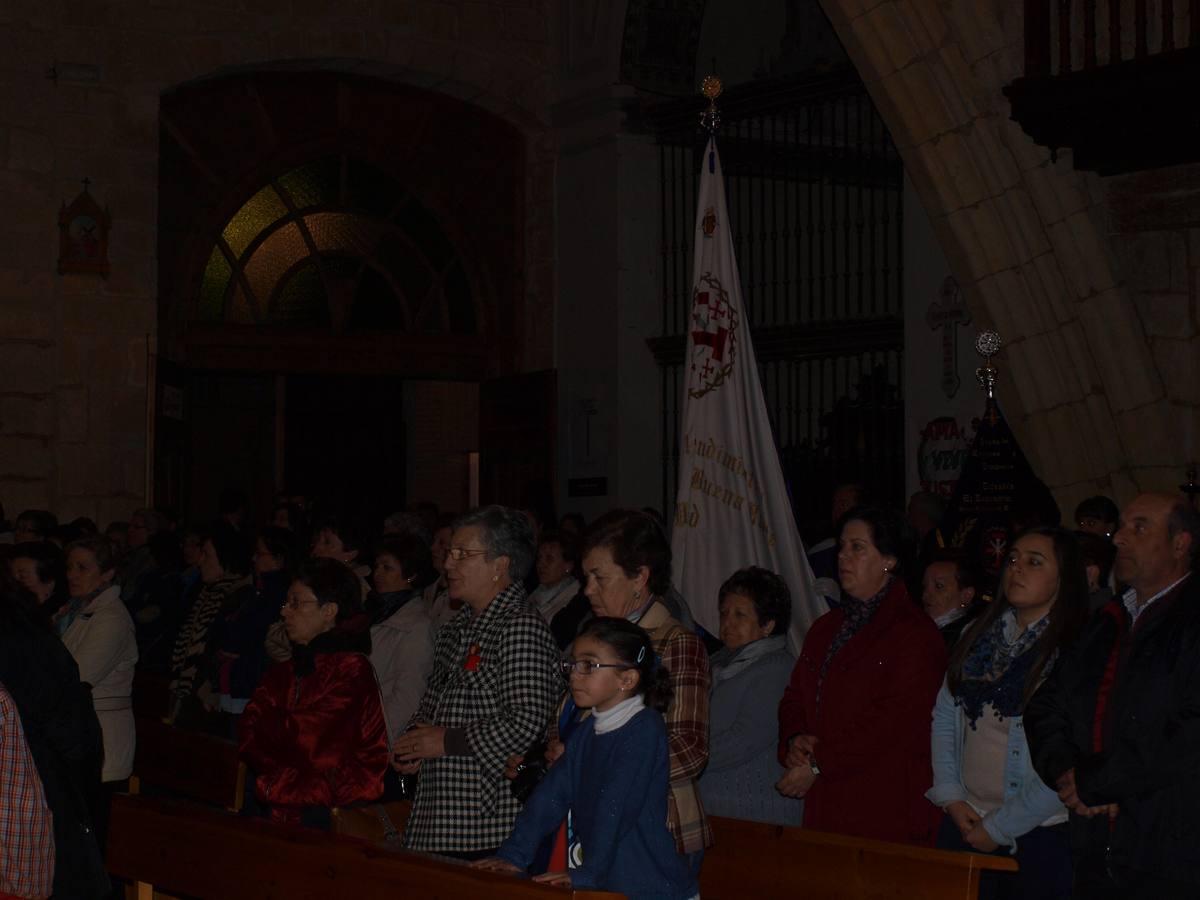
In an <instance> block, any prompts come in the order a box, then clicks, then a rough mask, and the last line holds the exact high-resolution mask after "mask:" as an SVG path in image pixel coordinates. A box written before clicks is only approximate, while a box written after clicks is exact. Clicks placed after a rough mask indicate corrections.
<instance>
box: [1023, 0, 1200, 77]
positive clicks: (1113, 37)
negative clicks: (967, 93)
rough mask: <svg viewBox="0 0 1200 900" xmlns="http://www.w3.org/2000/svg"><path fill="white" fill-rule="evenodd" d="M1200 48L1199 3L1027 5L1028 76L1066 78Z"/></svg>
mask: <svg viewBox="0 0 1200 900" xmlns="http://www.w3.org/2000/svg"><path fill="white" fill-rule="evenodd" d="M1196 46H1200V0H1025V75H1026V77H1033V78H1037V77H1043V76H1047V75H1066V74H1068V73H1071V72H1078V71H1084V70H1088V69H1095V68H1098V67H1101V66H1108V65H1113V64H1115V63H1120V62H1126V61H1129V60H1134V59H1145V58H1146V57H1148V56H1152V55H1155V54H1158V53H1169V52H1171V51H1172V50H1178V49H1181V48H1183V47H1196Z"/></svg>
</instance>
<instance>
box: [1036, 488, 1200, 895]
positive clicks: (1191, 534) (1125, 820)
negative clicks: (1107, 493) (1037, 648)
mask: <svg viewBox="0 0 1200 900" xmlns="http://www.w3.org/2000/svg"><path fill="white" fill-rule="evenodd" d="M1114 543H1115V544H1116V548H1117V559H1116V577H1117V581H1118V583H1119V584H1122V585H1124V586H1126V588H1127V589H1126V590H1125V591H1124V593H1123V594H1118V596H1117V597H1116V598H1114V599H1113V600H1112V601H1110V602H1109V603H1108V604H1107V605H1106V606H1104V607H1103V608H1102V609H1101V610H1099V611H1098V612H1097V613H1096V614H1095V615H1094V616H1093V617H1092V619H1091V621H1090V622H1089V623H1088V625H1087V627H1086V628H1085V629H1084V632H1083V633H1082V634H1081V635H1080V637H1079V639H1078V640H1077V641H1076V642H1075V644H1074V646H1072V647H1071V648H1070V649H1068V650H1066V651H1065V652H1064V654H1063V656H1062V657H1061V658H1060V659H1059V662H1058V665H1057V666H1056V667H1055V669H1054V672H1053V674H1052V675H1051V676H1050V678H1049V679H1048V680H1047V681H1046V683H1045V684H1044V685H1042V687H1041V689H1040V690H1039V691H1038V692H1037V694H1036V695H1035V696H1034V698H1033V700H1032V701H1031V702H1030V704H1029V708H1028V709H1027V710H1026V712H1025V719H1024V722H1025V733H1026V736H1027V738H1028V739H1029V745H1030V750H1031V751H1032V755H1033V764H1034V767H1035V768H1036V769H1037V772H1038V774H1039V775H1040V776H1041V777H1042V780H1043V781H1045V782H1046V783H1047V784H1049V785H1053V786H1056V787H1057V788H1058V794H1059V797H1060V798H1061V799H1062V801H1063V803H1065V804H1066V806H1067V808H1068V809H1070V811H1071V839H1072V849H1073V852H1074V861H1075V882H1076V889H1075V894H1074V896H1075V897H1076V898H1118V897H1119V898H1122V900H1133V898H1143V897H1144V898H1151V897H1153V898H1155V900H1169V898H1184V897H1186V898H1195V897H1200V578H1197V577H1195V576H1193V575H1192V574H1191V570H1192V565H1193V562H1194V561H1195V558H1196V555H1197V551H1200V517H1198V516H1197V514H1196V512H1195V511H1194V510H1192V508H1191V507H1190V506H1189V505H1188V504H1187V503H1186V502H1185V501H1183V500H1181V499H1180V498H1178V497H1176V496H1171V495H1162V494H1143V495H1141V496H1139V497H1138V498H1137V499H1135V500H1134V501H1133V502H1132V503H1130V504H1129V505H1128V506H1127V507H1126V508H1125V510H1124V512H1123V514H1122V517H1121V526H1120V529H1119V530H1118V532H1117V534H1116V536H1115V537H1114Z"/></svg>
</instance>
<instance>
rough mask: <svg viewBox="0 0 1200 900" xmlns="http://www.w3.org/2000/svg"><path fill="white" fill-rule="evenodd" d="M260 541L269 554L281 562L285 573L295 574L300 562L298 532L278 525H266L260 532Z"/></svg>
mask: <svg viewBox="0 0 1200 900" xmlns="http://www.w3.org/2000/svg"><path fill="white" fill-rule="evenodd" d="M258 539H259V540H260V541H262V544H263V546H264V547H266V548H267V552H268V553H270V554H271V555H272V556H273V557H275V558H276V559H277V560H279V563H280V565H281V566H282V567H283V571H285V572H289V573H290V572H295V571H296V566H297V565H298V564H299V562H300V543H299V541H298V540H297V539H296V532H294V531H292V530H291V529H289V528H281V527H280V526H278V525H264V526H263V527H262V528H260V529H259V530H258Z"/></svg>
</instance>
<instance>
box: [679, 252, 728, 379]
mask: <svg viewBox="0 0 1200 900" xmlns="http://www.w3.org/2000/svg"><path fill="white" fill-rule="evenodd" d="M737 329H738V311H737V309H735V308H734V306H733V304H732V303H730V302H729V292H728V291H726V290H725V288H724V287H722V286H721V280H720V279H719V278H717V277H716V276H715V275H713V274H712V273H711V272H705V273H704V274H703V275H701V276H700V281H699V283H698V284H697V285H696V289H695V290H694V291H693V292H692V361H691V384H690V386H689V387H688V394H689V395H690V396H691V397H693V398H694V399H699V398H700V397H703V396H704V395H705V394H708V393H709V392H710V391H715V390H716V389H717V388H719V387H720V386H721V385H722V384H724V383H725V380H726V379H727V378H729V376H730V375H731V374H732V373H733V361H734V358H735V357H736V356H737Z"/></svg>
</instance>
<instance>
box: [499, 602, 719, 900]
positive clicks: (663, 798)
mask: <svg viewBox="0 0 1200 900" xmlns="http://www.w3.org/2000/svg"><path fill="white" fill-rule="evenodd" d="M563 671H564V672H565V673H567V676H568V680H569V681H570V685H571V695H572V697H573V698H574V700H575V703H576V704H577V705H578V706H580V707H581V708H590V709H591V710H592V715H591V716H590V717H589V718H588V719H586V720H585V721H584V722H583V723H582V724H581V725H580V726H579V727H578V728H577V729H576V731H575V732H574V733H573V734H572V736H571V740H570V741H569V742H568V743H567V749H566V754H565V755H564V756H563V758H562V759H561V760H559V762H558V763H557V764H556V765H554V766H553V767H551V769H550V771H549V772H548V773H547V775H546V777H545V778H544V779H543V780H542V782H541V783H540V784H539V785H538V786H537V788H536V789H535V790H534V792H533V795H532V796H531V797H530V798H529V802H528V804H526V806H525V809H524V810H523V811H522V812H521V814H520V816H518V818H517V822H516V825H515V826H514V827H513V831H512V834H511V835H509V837H508V840H506V841H505V842H504V843H503V844H502V845H501V847H500V849H499V851H498V852H497V854H496V856H495V857H493V858H491V859H485V860H482V861H480V862H479V863H477V864H476V865H477V866H478V867H479V868H484V869H490V870H492V871H497V872H513V873H516V872H523V871H525V870H526V869H527V868H528V866H529V865H530V864H531V862H532V861H533V858H534V855H535V853H536V851H537V849H538V846H539V844H540V843H541V841H542V840H543V838H545V837H546V836H547V835H548V834H550V833H551V832H552V831H554V829H556V828H557V827H558V825H559V823H560V822H561V821H562V820H563V818H564V817H565V816H566V815H567V812H568V811H570V813H571V827H572V831H573V833H574V837H575V840H576V842H577V843H578V850H577V851H575V852H573V853H572V859H571V863H572V866H571V868H570V869H569V870H568V871H565V872H547V873H546V874H545V875H539V876H537V877H536V878H535V879H534V880H536V881H542V882H549V883H551V884H557V885H562V886H569V887H572V888H575V889H577V890H580V889H582V890H598V891H614V892H618V893H622V894H625V895H626V896H629V897H649V896H653V897H664V898H670V900H688V898H691V897H695V896H697V887H696V882H695V879H694V878H693V877H692V875H691V872H690V870H689V868H688V865H687V861H686V860H685V859H684V858H683V857H682V856H681V855H680V854H679V853H677V852H676V849H675V839H674V838H673V836H672V835H671V831H670V829H669V828H668V827H667V795H668V790H669V762H668V755H667V732H666V727H665V725H664V724H663V719H662V715H661V713H662V712H663V711H664V710H665V709H666V708H667V706H668V704H669V703H670V700H671V687H670V681H669V676H668V673H667V672H666V670H665V669H663V668H662V667H661V666H658V665H657V662H656V659H655V655H654V648H653V645H652V644H651V641H650V636H649V635H648V634H647V633H646V632H645V631H643V630H642V629H641V628H639V627H638V626H637V625H634V624H633V623H631V622H629V621H627V620H625V619H618V618H608V617H604V618H598V619H593V620H592V621H591V622H590V623H588V625H587V626H586V627H585V628H584V630H583V632H582V633H581V634H580V635H579V637H577V638H576V639H575V644H574V652H573V656H572V657H571V658H568V659H566V660H564V661H563Z"/></svg>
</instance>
